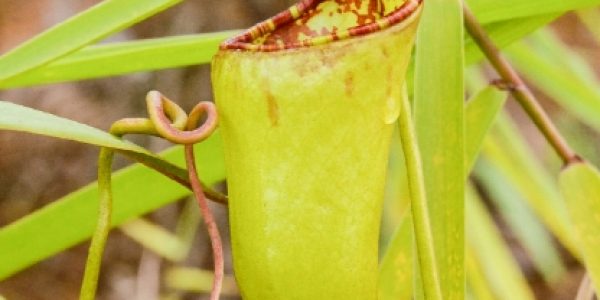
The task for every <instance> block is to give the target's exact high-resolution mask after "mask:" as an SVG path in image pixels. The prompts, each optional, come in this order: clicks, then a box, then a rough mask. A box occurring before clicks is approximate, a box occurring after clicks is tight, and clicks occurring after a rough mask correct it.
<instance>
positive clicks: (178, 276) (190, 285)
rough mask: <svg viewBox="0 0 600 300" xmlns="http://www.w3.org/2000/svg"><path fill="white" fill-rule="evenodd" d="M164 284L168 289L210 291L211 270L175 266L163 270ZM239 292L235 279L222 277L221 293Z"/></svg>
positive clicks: (235, 294)
mask: <svg viewBox="0 0 600 300" xmlns="http://www.w3.org/2000/svg"><path fill="white" fill-rule="evenodd" d="M164 276H165V277H164V278H165V285H166V287H167V288H169V289H175V290H181V291H191V292H205V293H210V291H211V288H212V282H213V278H214V276H213V272H212V271H207V270H201V269H195V268H184V267H175V268H170V269H167V271H166V272H165V275H164ZM239 294H240V292H239V290H238V288H237V285H236V283H235V279H234V278H233V276H231V275H225V277H224V278H223V287H222V290H221V295H223V296H238V295H239Z"/></svg>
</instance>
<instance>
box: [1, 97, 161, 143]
mask: <svg viewBox="0 0 600 300" xmlns="http://www.w3.org/2000/svg"><path fill="white" fill-rule="evenodd" d="M0 111H1V112H2V113H1V114H0V130H12V131H21V132H29V133H33V134H40V135H46V136H51V137H56V138H60V139H67V140H72V141H77V142H81V143H86V144H92V145H97V146H101V147H109V148H113V149H116V150H125V151H133V152H138V153H145V154H150V153H149V152H148V151H147V150H145V149H144V148H142V147H140V146H138V145H135V144H133V143H130V142H128V141H124V140H121V139H119V138H116V137H114V136H113V135H111V134H109V133H107V132H104V131H102V130H100V129H97V128H94V127H91V126H88V125H85V124H81V123H78V122H75V121H72V120H69V119H65V118H61V117H58V116H55V115H52V114H49V113H45V112H42V111H39V110H35V109H32V108H29V107H25V106H21V105H18V104H14V103H11V102H5V101H0Z"/></svg>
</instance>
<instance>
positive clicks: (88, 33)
mask: <svg viewBox="0 0 600 300" xmlns="http://www.w3.org/2000/svg"><path fill="white" fill-rule="evenodd" d="M180 1H181V0H106V1H103V2H101V3H99V4H97V5H96V6H94V7H92V8H90V9H88V10H86V11H84V12H82V13H80V14H78V15H76V16H74V17H72V18H70V19H68V20H66V21H64V22H62V23H60V24H58V25H56V26H54V27H52V28H50V29H49V30H47V31H46V32H44V33H42V34H39V35H37V36H36V37H34V38H33V39H31V40H29V41H27V42H26V43H24V44H22V45H21V46H19V47H17V48H16V49H14V50H12V51H10V52H9V53H7V54H5V55H4V56H2V57H0V81H2V80H5V79H7V78H10V77H12V76H15V75H17V74H20V73H23V72H25V71H28V70H31V69H33V68H36V67H39V66H40V65H43V64H45V63H48V62H50V61H52V60H54V59H56V58H59V57H61V56H63V55H66V54H69V53H71V52H73V51H75V50H77V49H80V48H81V47H83V46H85V45H88V44H91V43H93V42H95V41H98V40H100V39H102V38H104V37H106V36H108V35H109V34H111V33H114V32H117V31H119V30H121V29H124V28H127V27H129V26H130V25H132V24H134V23H136V22H138V21H141V20H143V19H145V18H147V17H149V16H152V15H154V14H156V13H157V12H160V11H162V10H164V9H166V8H168V7H170V6H172V5H175V4H177V3H179V2H180Z"/></svg>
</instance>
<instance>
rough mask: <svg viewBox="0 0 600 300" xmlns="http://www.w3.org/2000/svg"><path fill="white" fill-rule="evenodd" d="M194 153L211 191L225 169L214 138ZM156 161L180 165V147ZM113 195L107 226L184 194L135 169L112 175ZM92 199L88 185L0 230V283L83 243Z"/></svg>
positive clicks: (92, 217)
mask: <svg viewBox="0 0 600 300" xmlns="http://www.w3.org/2000/svg"><path fill="white" fill-rule="evenodd" d="M195 149H196V153H197V155H196V159H197V163H198V166H199V169H200V173H201V174H200V175H201V177H202V179H203V181H204V182H205V183H206V184H208V185H212V184H214V183H216V182H218V181H220V180H223V179H224V178H225V167H224V165H223V159H222V157H223V154H222V149H221V140H220V137H219V136H218V134H213V136H212V137H210V138H209V139H207V140H205V141H204V142H202V143H201V144H198V145H196V146H195ZM162 157H163V158H164V159H166V160H167V161H169V162H171V163H173V164H176V165H179V166H181V165H184V163H183V149H182V148H181V147H174V148H172V149H170V150H167V151H165V152H163V154H162ZM113 192H114V211H113V219H112V220H113V222H112V223H113V226H118V225H120V224H122V223H123V222H125V221H127V220H130V219H132V218H134V217H137V216H140V215H143V214H146V213H148V212H151V211H154V210H156V209H158V208H160V207H162V206H164V205H166V204H169V203H172V202H174V201H176V200H178V199H181V198H182V197H185V196H187V195H189V194H190V192H189V190H187V189H186V188H184V187H183V186H181V185H179V184H177V183H175V182H174V181H172V180H170V179H168V178H166V177H164V176H162V175H161V174H158V173H156V172H154V171H152V170H149V169H147V168H145V167H143V166H142V165H139V164H136V165H133V166H130V167H127V168H125V169H123V170H120V171H118V172H116V173H115V174H114V176H113ZM97 195H98V190H97V185H96V183H91V184H89V185H87V186H85V187H83V188H81V189H79V190H77V191H75V192H73V193H71V194H69V195H66V196H65V197H62V198H60V199H58V200H56V201H55V202H53V203H51V204H49V205H47V206H45V207H43V208H41V209H39V210H38V211H36V212H34V213H31V214H29V215H27V216H26V217H24V218H21V219H19V220H17V221H15V222H14V223H12V224H9V225H7V226H5V227H2V228H0V245H2V247H0V257H11V259H10V260H9V261H5V260H4V261H3V262H2V263H1V264H0V280H2V279H4V278H6V277H8V276H10V275H12V274H14V273H16V272H18V271H20V270H22V269H24V268H26V267H28V266H31V265H32V264H34V263H36V262H39V261H41V260H43V259H45V258H47V257H50V256H52V255H55V254H57V253H59V252H61V251H63V250H65V249H67V248H69V247H72V246H74V245H75V244H77V243H80V242H83V241H84V240H86V239H87V238H89V237H90V236H91V235H92V232H93V231H94V228H95V227H96V215H97V213H98V209H97V208H98V196H97ZM15 253H17V254H18V255H15Z"/></svg>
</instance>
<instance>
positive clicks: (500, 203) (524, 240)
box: [475, 159, 566, 284]
mask: <svg viewBox="0 0 600 300" xmlns="http://www.w3.org/2000/svg"><path fill="white" fill-rule="evenodd" d="M475 175H476V176H477V179H478V180H480V182H481V185H482V187H483V188H485V191H486V192H487V194H488V195H489V198H490V200H491V201H492V203H493V204H494V205H495V208H496V209H497V212H498V213H499V214H500V215H501V216H502V219H503V220H504V221H505V222H506V224H507V225H508V227H509V228H510V230H511V232H512V233H513V234H514V236H515V238H516V239H517V241H518V242H519V244H520V245H521V246H522V247H523V248H524V250H525V252H526V253H527V254H528V256H529V258H530V259H531V261H532V262H533V264H534V266H535V268H536V269H537V270H538V272H539V273H540V274H541V275H542V277H543V278H544V280H545V281H546V282H547V283H548V284H555V283H556V282H557V280H560V279H561V278H562V276H563V275H564V274H565V271H566V270H565V266H564V264H563V263H562V261H561V258H560V254H559V253H558V250H557V249H556V247H555V245H554V244H555V242H554V240H553V237H552V236H550V234H549V233H548V232H547V230H546V229H545V228H544V226H543V224H541V222H540V221H539V220H538V219H537V217H536V216H535V215H534V214H533V212H532V211H531V209H530V208H529V207H528V206H527V202H526V201H525V200H523V197H522V196H521V195H520V193H519V192H518V191H517V190H516V189H515V187H514V186H513V184H512V182H511V181H509V180H507V179H506V177H505V175H503V174H501V173H500V172H498V170H497V167H495V166H493V165H491V164H490V163H489V162H488V161H487V160H486V159H482V160H481V161H480V162H479V163H478V166H477V168H476V171H475Z"/></svg>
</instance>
